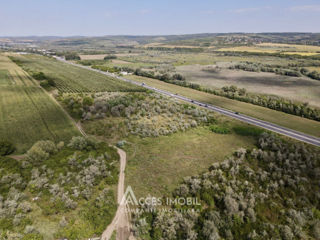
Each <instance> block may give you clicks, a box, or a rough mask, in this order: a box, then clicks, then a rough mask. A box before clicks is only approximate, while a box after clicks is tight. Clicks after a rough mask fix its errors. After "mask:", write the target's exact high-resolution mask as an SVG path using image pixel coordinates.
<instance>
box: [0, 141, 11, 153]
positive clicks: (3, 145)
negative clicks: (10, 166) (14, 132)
mask: <svg viewBox="0 0 320 240" xmlns="http://www.w3.org/2000/svg"><path fill="white" fill-rule="evenodd" d="M14 151H15V147H14V145H13V144H12V143H11V142H9V141H1V140H0V156H6V155H9V154H11V153H13V152H14Z"/></svg>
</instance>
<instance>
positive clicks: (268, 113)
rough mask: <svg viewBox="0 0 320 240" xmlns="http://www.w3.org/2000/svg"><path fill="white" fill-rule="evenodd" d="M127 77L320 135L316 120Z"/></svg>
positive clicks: (158, 82)
mask: <svg viewBox="0 0 320 240" xmlns="http://www.w3.org/2000/svg"><path fill="white" fill-rule="evenodd" d="M128 78H131V79H133V80H135V81H139V82H145V83H146V84H148V85H150V86H154V87H156V88H159V89H163V90H167V91H170V92H173V93H178V94H180V95H182V96H186V97H190V98H192V99H194V100H197V101H201V102H207V103H209V104H212V105H215V106H218V107H222V108H226V109H229V110H232V111H235V112H239V113H242V114H246V115H248V116H252V117H255V118H258V119H261V120H264V121H268V122H271V123H275V124H278V125H280V126H283V127H287V128H290V129H294V130H297V131H300V132H304V133H307V134H310V135H314V136H317V137H319V136H320V122H317V121H313V120H309V119H305V118H302V117H298V116H293V115H290V114H286V113H283V112H279V111H275V110H271V109H268V108H264V107H260V106H256V105H253V104H249V103H245V102H239V101H236V100H232V99H228V98H225V97H220V96H216V95H213V94H209V93H205V92H200V91H197V90H194V89H190V88H185V87H180V86H177V85H173V84H169V83H165V82H162V81H159V80H156V79H151V78H145V77H138V76H129V77H128Z"/></svg>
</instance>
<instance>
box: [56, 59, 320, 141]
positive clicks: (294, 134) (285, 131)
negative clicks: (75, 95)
mask: <svg viewBox="0 0 320 240" xmlns="http://www.w3.org/2000/svg"><path fill="white" fill-rule="evenodd" d="M55 58H56V59H57V60H59V61H62V62H64V63H67V64H71V65H74V66H76V67H80V68H84V69H87V70H91V71H95V72H98V73H101V74H104V75H107V76H110V77H114V78H117V79H119V80H122V81H125V82H128V83H131V84H134V85H138V86H141V87H144V88H147V89H150V90H152V91H155V92H158V93H161V94H163V95H167V96H169V97H174V98H176V99H179V100H182V101H185V102H188V103H191V104H195V105H198V106H200V107H203V108H206V109H208V110H211V111H215V112H218V113H220V114H223V115H226V116H228V117H232V118H234V119H237V120H240V121H242V122H246V123H249V124H252V125H255V126H258V127H261V128H264V129H267V130H269V131H272V132H275V133H278V134H281V135H284V136H287V137H290V138H293V139H296V140H299V141H301V142H305V143H309V144H312V145H315V146H318V147H320V138H318V137H314V136H310V135H308V134H305V133H302V132H298V131H295V130H292V129H289V128H285V127H281V126H279V125H276V124H273V123H269V122H266V121H263V120H260V119H257V118H253V117H249V116H246V115H243V114H239V113H235V112H232V111H230V110H227V109H224V108H220V107H216V106H214V105H210V104H207V103H203V102H199V101H195V100H193V99H190V98H187V97H184V96H180V95H177V94H173V93H171V92H168V91H164V90H161V89H157V88H154V87H151V86H148V85H147V84H144V83H141V82H137V81H133V80H130V79H126V78H124V77H119V76H117V75H115V74H112V73H109V72H103V71H101V70H98V69H93V68H91V67H88V66H83V65H80V64H76V63H72V62H68V61H66V60H64V59H63V58H60V57H55Z"/></svg>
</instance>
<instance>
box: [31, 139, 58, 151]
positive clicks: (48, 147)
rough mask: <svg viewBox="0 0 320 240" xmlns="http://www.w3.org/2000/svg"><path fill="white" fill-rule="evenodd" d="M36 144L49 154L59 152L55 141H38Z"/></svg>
mask: <svg viewBox="0 0 320 240" xmlns="http://www.w3.org/2000/svg"><path fill="white" fill-rule="evenodd" d="M34 146H37V147H39V148H41V149H42V150H43V151H45V152H46V153H49V154H53V153H56V152H57V147H56V145H55V143H54V142H52V141H50V140H46V141H38V142H37V143H35V144H34Z"/></svg>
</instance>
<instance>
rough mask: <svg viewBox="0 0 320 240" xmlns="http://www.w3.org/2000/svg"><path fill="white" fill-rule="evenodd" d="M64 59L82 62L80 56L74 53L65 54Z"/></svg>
mask: <svg viewBox="0 0 320 240" xmlns="http://www.w3.org/2000/svg"><path fill="white" fill-rule="evenodd" d="M64 57H65V59H66V60H80V56H79V55H78V54H77V53H74V52H69V53H65V54H64Z"/></svg>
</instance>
